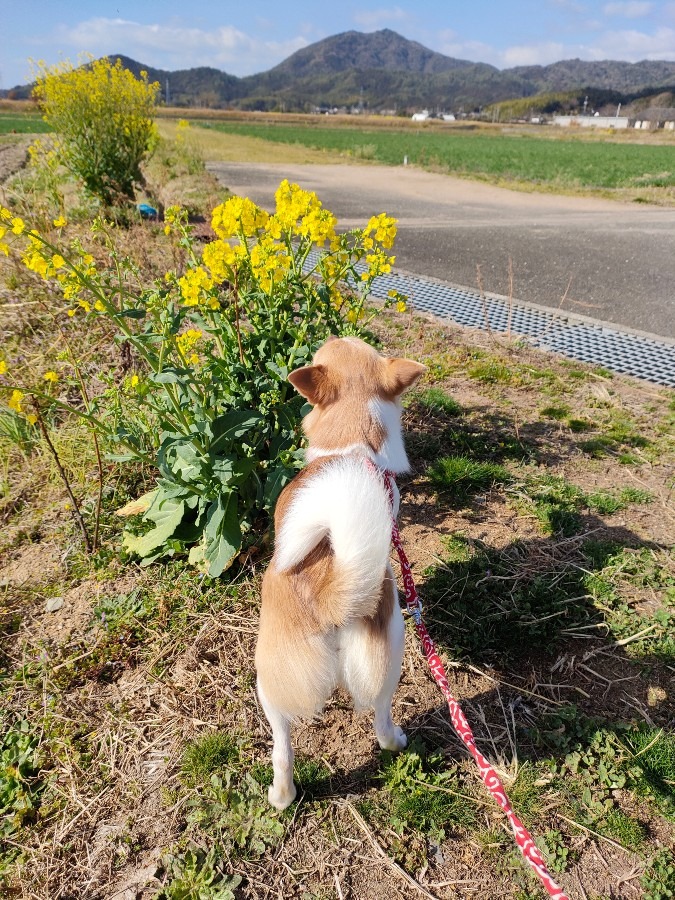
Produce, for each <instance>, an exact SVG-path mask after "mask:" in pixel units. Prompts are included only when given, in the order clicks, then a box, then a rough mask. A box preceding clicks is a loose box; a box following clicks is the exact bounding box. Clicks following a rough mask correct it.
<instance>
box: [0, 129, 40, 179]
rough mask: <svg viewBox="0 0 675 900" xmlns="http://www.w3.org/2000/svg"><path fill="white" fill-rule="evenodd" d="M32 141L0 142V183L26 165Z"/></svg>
mask: <svg viewBox="0 0 675 900" xmlns="http://www.w3.org/2000/svg"><path fill="white" fill-rule="evenodd" d="M32 141H33V138H32V137H28V138H23V137H22V138H20V139H17V140H3V141H0V183H2V182H3V181H6V180H7V179H8V178H9V177H10V176H11V175H14V173H15V172H18V171H19V169H22V168H23V167H24V166H25V165H26V162H27V161H28V148H29V146H30V145H31V143H32Z"/></svg>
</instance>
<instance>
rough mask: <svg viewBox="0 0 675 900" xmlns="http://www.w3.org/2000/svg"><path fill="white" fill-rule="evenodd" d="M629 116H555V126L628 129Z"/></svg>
mask: <svg viewBox="0 0 675 900" xmlns="http://www.w3.org/2000/svg"><path fill="white" fill-rule="evenodd" d="M629 121H630V120H629V118H628V116H597V115H596V116H553V124H554V125H561V126H562V127H563V128H569V127H571V126H574V127H575V128H628V123H629Z"/></svg>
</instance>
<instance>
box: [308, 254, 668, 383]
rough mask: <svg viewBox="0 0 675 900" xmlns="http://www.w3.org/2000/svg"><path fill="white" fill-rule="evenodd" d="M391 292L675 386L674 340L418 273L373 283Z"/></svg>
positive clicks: (444, 314) (461, 319) (378, 293)
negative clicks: (488, 294) (487, 294)
mask: <svg viewBox="0 0 675 900" xmlns="http://www.w3.org/2000/svg"><path fill="white" fill-rule="evenodd" d="M317 256H318V254H312V256H311V257H310V259H309V260H308V264H309V265H310V266H312V267H313V266H314V265H315V264H316V260H317ZM361 268H363V267H361ZM358 269H359V267H357V270H358ZM390 290H396V291H400V293H402V294H406V295H407V297H408V298H409V302H410V304H411V305H412V306H413V307H414V308H415V309H419V310H422V311H423V312H429V313H433V314H434V315H436V316H439V317H440V318H444V319H452V321H453V322H456V323H457V324H458V325H466V326H468V327H470V328H481V329H483V330H488V329H489V330H491V331H495V332H499V333H501V334H507V333H509V328H510V333H511V334H512V335H517V336H518V337H520V338H522V339H523V340H526V341H527V342H528V343H529V344H530V345H532V346H533V347H539V348H540V349H542V350H551V351H553V352H555V353H560V354H562V355H563V356H567V357H569V358H570V359H576V360H578V361H579V362H585V363H591V364H592V365H597V366H603V367H605V368H607V369H609V370H610V371H612V372H619V373H621V374H623V375H632V376H634V377H635V378H643V379H644V380H645V381H651V382H653V383H654V384H660V385H664V386H665V387H675V344H671V343H668V342H666V341H661V340H657V339H652V338H650V337H646V336H642V335H639V334H631V333H630V332H622V331H619V330H617V329H616V328H614V327H612V326H609V325H605V324H603V323H601V322H593V321H590V320H588V319H582V318H576V317H574V316H570V315H567V314H566V313H561V312H559V311H556V310H551V311H550V312H549V311H548V310H544V309H538V308H536V307H532V306H524V305H522V304H520V303H511V304H510V308H509V303H508V300H507V299H501V298H499V297H494V296H492V297H481V296H480V294H478V293H476V292H474V291H469V290H463V289H460V288H455V287H452V286H451V285H448V284H443V283H442V282H438V281H430V280H427V279H425V278H422V277H420V276H417V275H404V274H402V273H398V272H392V273H391V274H389V275H381V276H380V277H379V278H378V279H377V280H376V281H375V284H374V285H373V291H372V294H373V296H374V297H377V298H378V299H385V298H386V297H387V294H388V292H389V291H390Z"/></svg>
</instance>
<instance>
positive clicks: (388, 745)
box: [378, 725, 408, 750]
mask: <svg viewBox="0 0 675 900" xmlns="http://www.w3.org/2000/svg"><path fill="white" fill-rule="evenodd" d="M378 743H379V745H380V747H381V748H382V749H383V750H404V749H405V748H406V747H407V746H408V738H407V737H406V735H405V731H404V730H403V729H402V728H401V727H400V726H398V725H394V726H393V727H392V729H391V731H390V732H389V733H388V734H386V735H378Z"/></svg>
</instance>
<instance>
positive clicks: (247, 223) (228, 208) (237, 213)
mask: <svg viewBox="0 0 675 900" xmlns="http://www.w3.org/2000/svg"><path fill="white" fill-rule="evenodd" d="M268 219H269V215H268V214H267V213H266V212H265V210H264V209H260V207H258V206H256V205H255V203H254V202H253V201H252V200H249V199H248V197H230V199H229V200H227V201H226V202H225V203H221V204H220V206H216V208H215V209H214V210H213V213H212V215H211V227H212V228H213V230H214V231H215V233H216V234H217V235H218V237H219V238H221V239H222V240H227V239H228V238H231V237H234V236H238V237H254V236H255V235H257V234H258V232H259V231H260V229H261V228H264V227H265V225H266V224H267V220H268Z"/></svg>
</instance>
